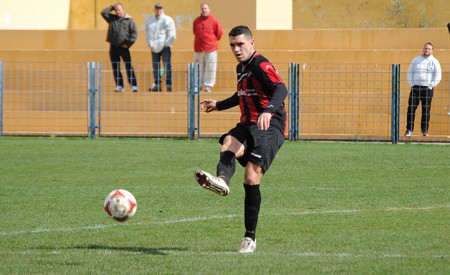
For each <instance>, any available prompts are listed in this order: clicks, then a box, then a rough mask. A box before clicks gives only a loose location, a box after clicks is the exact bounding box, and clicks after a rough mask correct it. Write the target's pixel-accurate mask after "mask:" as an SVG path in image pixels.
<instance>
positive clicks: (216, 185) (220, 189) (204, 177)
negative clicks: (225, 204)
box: [194, 170, 230, 196]
mask: <svg viewBox="0 0 450 275" xmlns="http://www.w3.org/2000/svg"><path fill="white" fill-rule="evenodd" d="M194 176H195V179H196V180H197V182H198V184H200V185H201V186H202V187H203V188H205V189H208V190H211V191H213V192H214V193H217V194H219V195H221V196H226V195H228V193H229V192H230V188H229V187H228V185H227V184H226V182H225V181H224V180H223V179H221V178H219V177H214V176H213V175H211V174H210V173H208V172H205V171H201V170H197V171H195V174H194Z"/></svg>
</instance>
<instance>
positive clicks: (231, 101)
mask: <svg viewBox="0 0 450 275" xmlns="http://www.w3.org/2000/svg"><path fill="white" fill-rule="evenodd" d="M238 104H239V97H238V95H237V92H236V93H234V94H233V95H232V96H230V97H229V98H227V99H224V100H222V101H217V100H214V99H204V100H202V101H201V102H200V105H201V107H202V109H205V112H207V113H210V112H212V111H216V110H217V111H222V110H226V109H230V108H232V107H234V106H237V105H238Z"/></svg>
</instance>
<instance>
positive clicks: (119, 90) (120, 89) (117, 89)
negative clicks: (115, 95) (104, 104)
mask: <svg viewBox="0 0 450 275" xmlns="http://www.w3.org/2000/svg"><path fill="white" fill-rule="evenodd" d="M122 90H123V87H122V86H120V85H117V86H116V89H115V90H114V91H116V92H121V91H122Z"/></svg>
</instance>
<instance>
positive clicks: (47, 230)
mask: <svg viewBox="0 0 450 275" xmlns="http://www.w3.org/2000/svg"><path fill="white" fill-rule="evenodd" d="M444 208H450V205H444V206H427V207H417V208H413V207H389V208H384V209H365V210H362V209H360V210H358V209H350V210H345V209H344V210H322V211H304V212H289V213H286V214H283V213H279V214H266V215H262V216H267V215H276V216H280V215H321V214H346V213H356V212H367V211H423V210H434V209H444ZM240 217H241V216H239V215H225V216H217V215H216V216H206V217H194V218H184V219H177V220H167V221H160V222H139V223H111V224H100V225H92V226H81V227H64V228H37V229H31V230H18V231H11V232H0V237H7V236H14V235H22V234H38V233H51V232H73V231H81V230H98V229H107V228H111V227H117V226H135V225H152V224H153V225H161V224H162V225H164V224H173V223H187V222H197V221H207V220H220V219H234V218H240Z"/></svg>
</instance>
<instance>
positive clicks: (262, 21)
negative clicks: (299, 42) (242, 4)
mask: <svg viewBox="0 0 450 275" xmlns="http://www.w3.org/2000/svg"><path fill="white" fill-rule="evenodd" d="M256 29H258V30H292V0H276V1H273V0H256Z"/></svg>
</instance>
